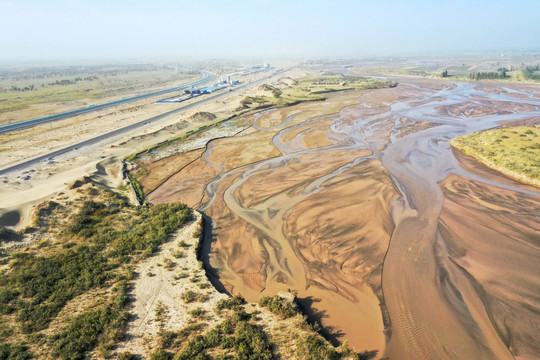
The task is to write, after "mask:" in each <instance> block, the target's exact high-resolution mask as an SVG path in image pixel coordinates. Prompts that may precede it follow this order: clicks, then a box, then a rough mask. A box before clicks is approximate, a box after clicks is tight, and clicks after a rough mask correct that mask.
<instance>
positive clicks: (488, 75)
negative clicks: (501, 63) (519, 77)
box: [469, 68, 508, 80]
mask: <svg viewBox="0 0 540 360" xmlns="http://www.w3.org/2000/svg"><path fill="white" fill-rule="evenodd" d="M507 77H508V75H507V74H506V69H504V68H502V69H501V71H488V72H482V71H474V72H472V73H470V74H469V78H471V79H474V80H484V79H506V78H507Z"/></svg>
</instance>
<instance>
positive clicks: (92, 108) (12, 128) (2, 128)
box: [0, 70, 213, 134]
mask: <svg viewBox="0 0 540 360" xmlns="http://www.w3.org/2000/svg"><path fill="white" fill-rule="evenodd" d="M200 72H201V74H202V75H203V78H202V79H199V80H197V81H194V82H191V83H189V84H184V85H181V86H177V87H174V88H170V89H165V90H160V91H156V92H152V93H148V94H143V95H138V96H133V97H130V98H125V99H122V100H117V101H111V102H108V103H105V104H100V105H96V106H90V107H85V108H83V109H78V110H73V111H68V112H64V113H60V114H56V115H50V116H45V117H41V118H37V119H33V120H27V121H22V122H19V123H15V124H9V125H5V126H0V134H2V133H6V132H10V131H16V130H21V129H26V128H29V127H32V126H36V125H39V124H43V123H46V122H49V121H56V120H61V119H66V118H69V117H72V116H76V115H81V114H85V113H89V112H92V111H96V110H100V109H104V108H107V107H110V106H115V105H119V104H123V103H126V102H130V101H135V100H140V99H144V98H148V97H151V96H156V95H163V94H167V93H170V92H173V91H178V90H183V89H187V88H189V87H192V86H195V85H199V84H202V83H204V82H207V81H209V80H210V79H211V78H212V77H213V76H212V74H211V73H209V72H207V71H204V70H201V71H200Z"/></svg>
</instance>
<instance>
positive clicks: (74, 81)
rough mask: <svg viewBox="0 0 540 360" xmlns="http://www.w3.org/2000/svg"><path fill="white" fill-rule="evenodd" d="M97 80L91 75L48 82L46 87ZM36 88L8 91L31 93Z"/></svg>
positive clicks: (0, 90)
mask: <svg viewBox="0 0 540 360" xmlns="http://www.w3.org/2000/svg"><path fill="white" fill-rule="evenodd" d="M97 79H99V76H97V75H92V76H87V77H84V78H82V77H76V78H75V79H73V80H71V79H62V80H56V81H55V82H50V83H48V84H47V85H48V86H55V85H74V84H76V83H78V82H79V81H83V80H84V81H92V80H97ZM41 87H45V84H41ZM35 88H36V87H35V85H34V84H32V85H28V86H25V87H20V86H12V87H11V88H10V89H9V91H32V90H34V89H35ZM6 91H8V90H7V89H2V88H0V92H6Z"/></svg>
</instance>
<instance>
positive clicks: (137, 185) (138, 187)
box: [128, 174, 144, 204]
mask: <svg viewBox="0 0 540 360" xmlns="http://www.w3.org/2000/svg"><path fill="white" fill-rule="evenodd" d="M128 179H129V181H131V184H132V185H133V189H134V190H135V194H136V195H137V199H139V202H140V203H141V204H142V203H143V202H144V191H143V189H142V186H141V184H140V183H139V181H137V179H136V178H135V176H133V175H131V174H128Z"/></svg>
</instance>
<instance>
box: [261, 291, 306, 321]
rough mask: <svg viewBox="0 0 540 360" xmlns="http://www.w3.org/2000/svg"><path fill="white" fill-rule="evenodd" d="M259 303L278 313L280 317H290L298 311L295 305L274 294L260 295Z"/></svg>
mask: <svg viewBox="0 0 540 360" xmlns="http://www.w3.org/2000/svg"><path fill="white" fill-rule="evenodd" d="M259 305H261V306H264V307H266V308H268V310H270V311H271V312H273V313H274V314H276V315H278V316H279V317H281V318H282V319H287V318H290V317H292V316H295V315H296V314H297V313H298V311H297V310H296V307H295V306H294V305H293V304H292V303H291V302H289V301H287V300H285V299H283V298H282V297H280V296H279V295H275V296H273V297H268V296H265V297H262V298H261V299H260V300H259Z"/></svg>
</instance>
